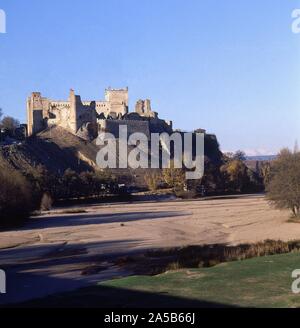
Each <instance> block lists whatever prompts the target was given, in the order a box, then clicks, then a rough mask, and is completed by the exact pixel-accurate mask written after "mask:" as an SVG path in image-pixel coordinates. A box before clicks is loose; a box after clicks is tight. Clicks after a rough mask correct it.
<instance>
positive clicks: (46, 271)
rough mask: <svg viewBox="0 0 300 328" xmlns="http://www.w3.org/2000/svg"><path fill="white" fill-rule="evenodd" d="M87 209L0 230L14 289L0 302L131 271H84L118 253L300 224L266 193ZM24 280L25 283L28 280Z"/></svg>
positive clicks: (260, 235)
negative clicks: (269, 200)
mask: <svg viewBox="0 0 300 328" xmlns="http://www.w3.org/2000/svg"><path fill="white" fill-rule="evenodd" d="M85 210H86V211H87V212H86V213H81V214H80V213H78V214H62V213H60V214H58V213H57V212H56V213H52V214H51V215H47V216H43V217H37V218H32V219H31V220H30V222H28V223H27V224H26V226H25V227H23V228H22V229H19V230H16V231H9V232H0V268H5V269H6V271H7V273H8V277H9V278H10V279H8V281H9V282H10V283H9V286H8V291H9V290H11V292H10V293H9V292H8V294H7V295H6V296H5V298H6V300H5V299H4V297H2V296H1V297H0V304H1V303H6V302H12V301H13V302H14V301H20V300H24V299H29V298H33V297H39V296H44V295H47V294H51V293H53V292H58V291H62V290H70V289H73V288H77V287H80V286H84V285H87V284H90V283H94V282H95V281H98V280H105V279H107V278H110V277H114V276H119V275H123V274H126V272H120V270H119V269H118V268H114V267H112V268H110V270H108V271H104V272H99V273H98V274H95V275H88V276H82V270H84V269H85V268H86V267H89V266H93V265H96V264H99V263H102V265H105V261H109V260H110V259H111V258H112V257H115V256H119V255H123V254H127V253H130V252H135V251H139V250H142V249H148V248H156V247H171V246H185V245H191V244H194V245H196V244H205V243H227V244H239V243H244V242H257V241H262V240H265V239H281V240H285V241H287V240H292V239H300V224H297V223H288V222H287V220H288V219H289V213H288V212H286V211H278V210H275V209H273V208H271V207H270V206H269V204H268V203H267V201H266V200H265V198H264V197H263V196H243V197H237V198H235V197H233V198H228V199H210V200H198V201H166V202H146V203H139V202H138V203H132V204H111V205H99V206H89V207H87V208H85ZM24 286H25V287H24Z"/></svg>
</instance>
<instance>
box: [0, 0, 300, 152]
mask: <svg viewBox="0 0 300 328" xmlns="http://www.w3.org/2000/svg"><path fill="white" fill-rule="evenodd" d="M0 8H2V9H4V10H5V11H6V15H7V34H0V107H2V108H3V110H4V111H5V113H6V114H8V115H13V116H15V117H17V118H19V119H20V120H21V121H25V118H26V115H25V101H26V97H27V96H28V95H29V94H30V92H31V91H41V92H42V93H43V95H45V96H47V97H50V98H53V99H66V98H67V96H68V92H69V88H71V87H72V88H74V89H75V91H76V92H77V93H78V94H81V96H82V98H83V99H102V98H103V92H104V89H105V87H107V86H112V87H125V86H128V87H129V91H130V100H131V102H130V105H131V108H132V109H133V107H134V103H135V101H136V100H137V99H138V98H151V99H152V104H153V107H154V109H155V110H156V111H158V112H159V114H160V116H161V117H162V118H165V119H173V121H174V125H175V127H176V128H182V129H184V130H192V129H195V128H200V127H201V128H205V129H207V130H208V131H209V132H212V133H216V135H217V137H218V139H219V142H220V144H221V147H222V149H223V150H236V149H244V150H247V151H248V152H250V153H251V152H253V151H258V152H262V153H275V152H277V151H278V150H279V149H280V148H282V147H283V146H289V147H293V145H294V142H295V140H296V139H298V141H299V143H300V132H299V131H300V74H299V73H300V34H293V33H292V32H291V23H292V18H291V12H292V10H293V9H295V8H300V1H298V0H107V1H104V0H85V1H84V0H51V1H50V0H43V1H41V0H26V1H23V0H1V2H0Z"/></svg>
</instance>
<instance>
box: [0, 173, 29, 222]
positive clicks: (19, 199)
mask: <svg viewBox="0 0 300 328" xmlns="http://www.w3.org/2000/svg"><path fill="white" fill-rule="evenodd" d="M31 209H32V207H31V189H30V187H29V184H28V183H27V181H26V179H25V178H24V177H23V176H22V175H21V174H20V173H19V172H17V171H15V170H12V169H10V168H7V167H5V168H1V170H0V226H1V227H3V226H13V225H16V224H19V223H21V222H22V221H23V220H25V219H26V218H27V217H28V216H29V214H30V211H31Z"/></svg>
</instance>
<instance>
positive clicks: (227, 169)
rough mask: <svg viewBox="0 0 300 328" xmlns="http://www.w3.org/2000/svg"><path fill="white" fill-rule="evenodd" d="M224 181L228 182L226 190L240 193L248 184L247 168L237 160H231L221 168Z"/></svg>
mask: <svg viewBox="0 0 300 328" xmlns="http://www.w3.org/2000/svg"><path fill="white" fill-rule="evenodd" d="M221 172H222V173H223V174H224V176H225V177H224V178H225V181H228V189H231V190H232V191H238V192H242V191H245V189H246V187H247V186H248V185H249V183H250V178H249V175H248V169H247V166H246V165H245V164H244V163H243V162H242V161H241V160H238V159H233V160H231V161H230V162H228V163H227V164H225V165H223V166H222V167H221Z"/></svg>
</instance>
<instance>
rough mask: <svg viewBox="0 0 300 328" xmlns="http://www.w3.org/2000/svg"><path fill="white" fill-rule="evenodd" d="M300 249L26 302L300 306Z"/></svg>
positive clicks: (113, 282)
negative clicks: (298, 273) (297, 277)
mask: <svg viewBox="0 0 300 328" xmlns="http://www.w3.org/2000/svg"><path fill="white" fill-rule="evenodd" d="M295 269H300V253H297V252H295V253H290V254H283V255H273V256H266V257H259V258H253V259H250V260H244V261H236V262H227V263H223V264H219V265H217V266H215V267H210V268H201V269H182V270H178V271H169V272H166V273H164V274H160V275H157V276H131V277H127V278H122V279H115V280H110V281H106V282H102V283H98V284H97V286H94V287H89V288H83V289H79V290H77V291H74V292H69V293H63V294H60V295H55V296H51V297H47V298H45V299H42V300H37V301H33V302H29V303H26V304H25V306H38V307H49V306H55V307H57V306H59V307H68V306H72V307H121V308H124V307H125V308H126V307H127V308H131V307H143V308H147V307H162V308H163V307H185V306H186V307H216V306H217V307H218V306H238V307H300V294H299V295H295V294H293V293H292V291H291V284H292V281H293V279H292V278H291V274H292V272H293V271H294V270H295Z"/></svg>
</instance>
